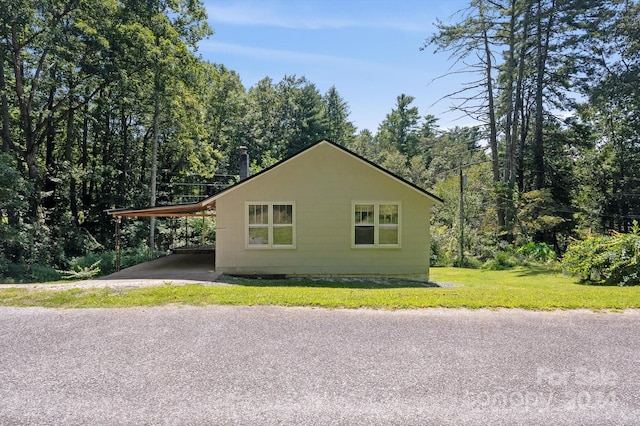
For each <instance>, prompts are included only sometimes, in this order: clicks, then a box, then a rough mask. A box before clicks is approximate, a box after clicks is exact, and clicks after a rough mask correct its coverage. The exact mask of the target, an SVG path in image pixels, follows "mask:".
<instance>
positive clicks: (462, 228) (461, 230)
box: [459, 161, 466, 268]
mask: <svg viewBox="0 0 640 426" xmlns="http://www.w3.org/2000/svg"><path fill="white" fill-rule="evenodd" d="M459 172H460V256H459V259H460V265H459V266H460V268H462V267H464V184H465V177H466V176H464V175H463V174H462V161H460V167H459Z"/></svg>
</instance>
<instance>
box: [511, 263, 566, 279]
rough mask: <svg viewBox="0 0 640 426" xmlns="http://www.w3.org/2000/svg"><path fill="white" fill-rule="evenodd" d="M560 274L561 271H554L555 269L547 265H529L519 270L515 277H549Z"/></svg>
mask: <svg viewBox="0 0 640 426" xmlns="http://www.w3.org/2000/svg"><path fill="white" fill-rule="evenodd" d="M560 272H561V271H559V270H554V269H553V268H551V267H549V266H546V265H527V266H524V267H520V268H518V271H517V272H516V273H515V274H514V275H516V276H518V277H535V276H538V275H549V274H554V273H560Z"/></svg>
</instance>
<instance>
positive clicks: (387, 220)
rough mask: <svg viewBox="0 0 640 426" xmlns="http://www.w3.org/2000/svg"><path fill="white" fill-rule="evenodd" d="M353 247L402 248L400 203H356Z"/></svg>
mask: <svg viewBox="0 0 640 426" xmlns="http://www.w3.org/2000/svg"><path fill="white" fill-rule="evenodd" d="M351 217H352V223H351V225H352V226H351V247H353V248H370V247H400V202H398V201H354V202H353V203H352V215H351Z"/></svg>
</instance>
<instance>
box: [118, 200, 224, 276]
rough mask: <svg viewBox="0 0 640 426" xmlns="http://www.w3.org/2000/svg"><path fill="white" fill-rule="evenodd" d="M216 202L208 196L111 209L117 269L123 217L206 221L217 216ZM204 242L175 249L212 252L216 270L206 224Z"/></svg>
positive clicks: (197, 252)
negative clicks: (172, 202)
mask: <svg viewBox="0 0 640 426" xmlns="http://www.w3.org/2000/svg"><path fill="white" fill-rule="evenodd" d="M215 209H216V202H215V200H212V199H211V197H209V198H206V199H204V200H202V201H200V202H197V203H190V204H176V205H170V206H159V207H145V208H123V209H110V210H107V211H106V213H107V214H109V215H110V216H112V217H114V218H115V222H116V223H115V240H116V244H115V246H116V247H115V248H116V271H119V270H120V227H121V223H122V218H123V217H125V218H126V217H162V218H181V217H183V218H185V221H186V219H187V218H189V217H192V218H194V217H195V218H202V220H203V221H204V220H205V218H207V217H215V216H216V213H215ZM202 232H203V235H202V244H200V245H198V246H186V245H185V246H184V247H177V248H174V249H173V252H174V253H176V254H183V255H184V254H194V255H195V254H200V255H204V254H211V255H212V257H213V268H214V270H215V262H216V260H215V259H216V256H215V244H213V245H205V244H204V226H203V231H202Z"/></svg>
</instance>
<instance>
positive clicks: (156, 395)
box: [0, 306, 640, 425]
mask: <svg viewBox="0 0 640 426" xmlns="http://www.w3.org/2000/svg"><path fill="white" fill-rule="evenodd" d="M639 330H640V312H638V311H630V312H627V313H624V314H619V313H606V314H603V313H591V312H584V311H579V312H575V311H574V312H550V313H543V312H523V311H518V310H503V311H497V312H493V311H465V310H444V309H430V310H419V311H418V310H417V311H370V310H323V309H310V308H279V307H220V306H211V307H202V308H194V307H178V306H172V307H164V308H149V309H85V310H48V309H40V308H26V309H25V308H0V424H2V425H23V424H24V425H38V424H47V425H49V424H51V425H54V424H55V425H58V424H64V425H76V424H83V425H84V424H87V425H89V424H90V425H118V424H176V425H181V424H194V425H195V424H212V425H226V424H238V425H261V424H267V425H275V424H282V425H298V424H303V425H359V424H361V425H368V424H375V425H385V424H397V425H425V424H434V425H435V424H437V425H441V424H550V425H551V424H553V425H557V424H567V425H569V424H571V425H573V424H583V425H586V424H594V425H596V424H598V425H606V424H611V425H614V424H615V425H623V424H629V425H631V424H639V423H640V370H639V367H640V365H639V360H640V354H639V349H640V334H639Z"/></svg>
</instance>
